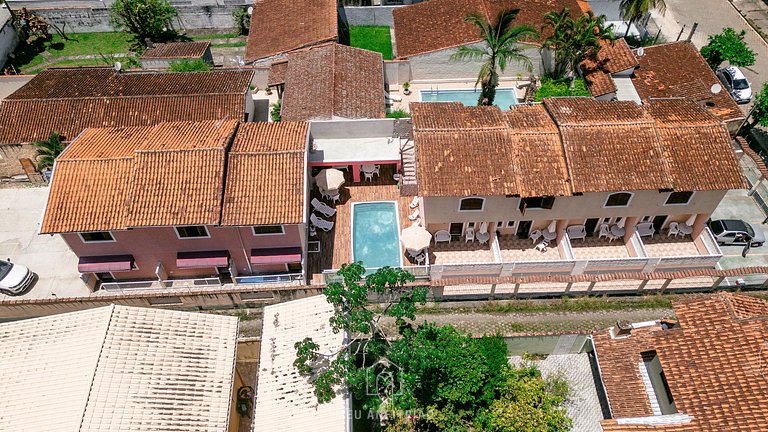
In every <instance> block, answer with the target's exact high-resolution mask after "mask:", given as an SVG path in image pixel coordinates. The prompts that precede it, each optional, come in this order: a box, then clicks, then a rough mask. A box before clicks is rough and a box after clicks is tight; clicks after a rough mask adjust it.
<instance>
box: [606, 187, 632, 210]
mask: <svg viewBox="0 0 768 432" xmlns="http://www.w3.org/2000/svg"><path fill="white" fill-rule="evenodd" d="M618 194H629V201H627V203H626V204H625V205H614V206H609V205H608V200H610V199H611V197H612V196H614V195H618ZM633 199H635V193H634V192H627V191H621V192H613V193H610V194H608V196H607V197H606V198H605V202H604V203H603V208H627V207H629V206H630V205H631V204H632V200H633Z"/></svg>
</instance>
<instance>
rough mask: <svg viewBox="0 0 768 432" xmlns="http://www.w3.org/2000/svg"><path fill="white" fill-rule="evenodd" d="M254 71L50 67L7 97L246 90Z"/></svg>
mask: <svg viewBox="0 0 768 432" xmlns="http://www.w3.org/2000/svg"><path fill="white" fill-rule="evenodd" d="M252 75H253V72H252V71H247V70H220V71H212V72H178V73H174V72H146V71H143V72H119V73H118V72H115V71H114V70H113V69H111V68H86V69H46V70H44V71H43V72H41V73H39V74H38V75H36V76H35V77H34V78H33V79H32V80H31V81H30V82H28V83H27V84H26V85H25V86H24V87H22V88H20V89H19V90H17V91H16V92H14V93H13V94H12V95H10V96H8V98H7V99H9V100H13V99H72V98H97V97H130V96H182V95H183V96H192V95H210V94H231V93H239V94H245V92H246V91H247V90H248V86H249V85H250V83H251V76H252Z"/></svg>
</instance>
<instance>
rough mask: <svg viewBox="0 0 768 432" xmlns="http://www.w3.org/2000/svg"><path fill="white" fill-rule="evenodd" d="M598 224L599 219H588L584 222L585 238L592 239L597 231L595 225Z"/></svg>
mask: <svg viewBox="0 0 768 432" xmlns="http://www.w3.org/2000/svg"><path fill="white" fill-rule="evenodd" d="M599 222H600V218H590V219H587V220H586V222H584V228H585V229H586V231H587V236H588V237H592V236H593V235H595V231H597V224H598V223H599Z"/></svg>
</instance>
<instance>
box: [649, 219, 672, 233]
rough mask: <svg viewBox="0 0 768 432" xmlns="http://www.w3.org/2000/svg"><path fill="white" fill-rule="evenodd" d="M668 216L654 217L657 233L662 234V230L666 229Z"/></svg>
mask: <svg viewBox="0 0 768 432" xmlns="http://www.w3.org/2000/svg"><path fill="white" fill-rule="evenodd" d="M668 217H669V216H667V215H659V216H654V217H653V227H654V228H655V229H656V232H657V233H661V229H662V228H663V227H664V223H665V222H666V221H667V218H668Z"/></svg>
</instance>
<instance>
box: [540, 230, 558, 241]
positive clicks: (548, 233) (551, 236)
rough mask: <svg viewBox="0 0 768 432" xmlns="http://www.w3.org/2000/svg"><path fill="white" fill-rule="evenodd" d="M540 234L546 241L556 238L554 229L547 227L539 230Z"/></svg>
mask: <svg viewBox="0 0 768 432" xmlns="http://www.w3.org/2000/svg"><path fill="white" fill-rule="evenodd" d="M541 235H542V236H543V237H544V240H546V241H552V240H554V239H556V238H557V233H556V232H554V231H550V230H548V229H545V230H544V231H542V232H541Z"/></svg>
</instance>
